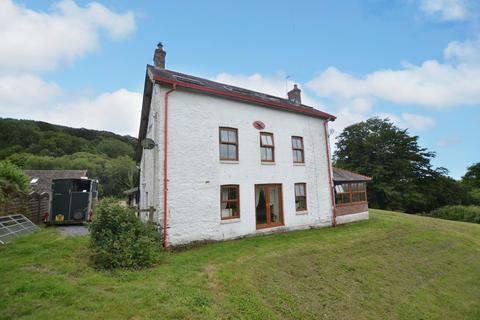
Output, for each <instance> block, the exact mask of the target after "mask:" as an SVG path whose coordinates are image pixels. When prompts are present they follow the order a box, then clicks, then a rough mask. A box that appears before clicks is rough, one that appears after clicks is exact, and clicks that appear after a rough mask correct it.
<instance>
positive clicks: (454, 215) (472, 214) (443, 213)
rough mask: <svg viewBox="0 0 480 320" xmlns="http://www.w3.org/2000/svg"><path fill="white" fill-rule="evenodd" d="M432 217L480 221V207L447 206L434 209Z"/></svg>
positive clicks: (431, 213)
mask: <svg viewBox="0 0 480 320" xmlns="http://www.w3.org/2000/svg"><path fill="white" fill-rule="evenodd" d="M428 215H429V216H431V217H435V218H441V219H447V220H457V221H465V222H473V223H480V207H478V206H446V207H442V208H438V209H435V210H433V211H432V212H430V213H429V214H428Z"/></svg>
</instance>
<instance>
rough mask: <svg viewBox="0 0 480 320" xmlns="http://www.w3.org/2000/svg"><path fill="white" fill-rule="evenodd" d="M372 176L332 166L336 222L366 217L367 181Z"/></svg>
mask: <svg viewBox="0 0 480 320" xmlns="http://www.w3.org/2000/svg"><path fill="white" fill-rule="evenodd" d="M371 180H372V178H370V177H367V176H364V175H361V174H358V173H355V172H351V171H348V170H345V169H340V168H335V167H334V168H333V184H334V187H335V215H336V217H337V223H339V224H341V223H347V222H349V221H351V220H353V219H354V218H355V219H356V220H358V219H359V218H360V219H361V218H364V219H368V201H367V182H369V181H371Z"/></svg>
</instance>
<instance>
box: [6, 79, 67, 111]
mask: <svg viewBox="0 0 480 320" xmlns="http://www.w3.org/2000/svg"><path fill="white" fill-rule="evenodd" d="M61 95H62V90H61V88H60V87H59V86H58V85H57V84H56V83H53V82H46V81H44V80H42V79H41V78H39V77H37V76H33V75H21V76H0V110H1V111H2V112H1V114H2V115H3V114H5V113H6V112H7V111H8V110H11V109H13V110H15V111H17V112H18V111H23V110H24V109H25V108H26V109H28V108H29V107H30V106H32V105H46V104H48V103H50V102H51V101H52V99H54V98H58V97H60V96H61Z"/></svg>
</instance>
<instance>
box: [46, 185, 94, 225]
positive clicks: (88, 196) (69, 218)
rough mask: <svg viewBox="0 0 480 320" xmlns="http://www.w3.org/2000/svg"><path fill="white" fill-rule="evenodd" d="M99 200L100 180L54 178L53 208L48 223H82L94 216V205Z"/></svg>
mask: <svg viewBox="0 0 480 320" xmlns="http://www.w3.org/2000/svg"><path fill="white" fill-rule="evenodd" d="M97 200H98V180H94V179H87V178H82V179H54V180H52V200H51V210H50V214H49V216H48V219H47V221H46V222H47V224H54V225H65V224H80V223H84V222H86V221H90V220H91V218H92V214H93V212H92V206H93V204H94V203H95V202H96V201H97Z"/></svg>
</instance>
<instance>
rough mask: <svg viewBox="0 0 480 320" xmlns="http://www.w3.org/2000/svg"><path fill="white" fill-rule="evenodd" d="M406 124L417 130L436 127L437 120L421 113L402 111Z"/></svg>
mask: <svg viewBox="0 0 480 320" xmlns="http://www.w3.org/2000/svg"><path fill="white" fill-rule="evenodd" d="M402 119H403V123H404V126H405V127H407V128H409V129H412V130H417V131H423V130H428V129H431V128H433V127H435V120H433V119H432V118H430V117H426V116H422V115H419V114H412V113H402Z"/></svg>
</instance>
